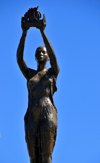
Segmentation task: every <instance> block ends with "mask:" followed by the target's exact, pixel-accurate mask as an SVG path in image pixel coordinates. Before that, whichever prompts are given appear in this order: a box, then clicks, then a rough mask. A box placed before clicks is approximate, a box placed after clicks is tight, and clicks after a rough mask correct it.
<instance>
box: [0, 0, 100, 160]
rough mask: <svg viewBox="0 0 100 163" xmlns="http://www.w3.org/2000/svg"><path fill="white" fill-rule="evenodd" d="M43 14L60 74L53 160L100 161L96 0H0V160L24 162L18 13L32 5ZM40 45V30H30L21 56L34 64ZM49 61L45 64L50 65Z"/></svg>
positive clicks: (24, 88) (99, 46)
mask: <svg viewBox="0 0 100 163" xmlns="http://www.w3.org/2000/svg"><path fill="white" fill-rule="evenodd" d="M36 6H39V11H40V12H41V14H42V15H43V14H45V16H46V19H47V26H46V29H45V32H46V34H47V36H48V38H49V40H50V42H51V44H52V46H53V48H54V51H55V53H56V56H57V60H58V64H59V67H60V73H59V76H58V80H57V87H58V91H57V93H55V95H54V101H55V104H56V107H57V110H58V132H57V141H56V146H55V148H54V152H53V163H61V162H65V163H73V162H74V163H100V1H98V0H91V1H90V0H81V1H79V0H62V1H57V0H51V1H48V0H47V1H46V0H42V1H40V0H37V1H32V0H29V1H23V0H20V1H19V0H17V1H12V0H10V1H7V0H4V1H3V2H2V1H0V17H1V19H0V20H1V23H0V52H1V55H0V61H1V64H0V70H1V72H0V73H1V80H0V90H1V96H0V108H1V109H0V163H28V162H29V156H28V152H27V148H26V143H25V133H24V120H23V118H24V114H25V112H26V109H27V106H28V92H27V85H26V79H25V78H24V77H23V75H22V73H21V72H20V70H19V67H18V65H17V62H16V51H17V47H18V44H19V40H20V37H21V34H22V30H21V17H22V16H23V15H24V13H25V12H26V11H27V10H28V9H29V8H31V7H36ZM40 45H44V44H43V40H42V37H41V35H40V32H39V30H38V29H35V28H31V29H29V31H28V34H27V38H26V44H25V51H24V59H25V61H26V63H27V65H28V67H30V68H33V69H36V68H37V64H36V61H35V55H34V54H35V50H36V48H37V47H38V46H40ZM49 66H50V64H49V63H48V64H47V67H49Z"/></svg>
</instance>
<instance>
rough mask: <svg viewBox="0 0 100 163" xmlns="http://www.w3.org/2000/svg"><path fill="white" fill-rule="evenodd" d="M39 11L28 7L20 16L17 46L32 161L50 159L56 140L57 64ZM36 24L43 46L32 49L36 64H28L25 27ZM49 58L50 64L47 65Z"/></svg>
mask: <svg viewBox="0 0 100 163" xmlns="http://www.w3.org/2000/svg"><path fill="white" fill-rule="evenodd" d="M40 18H41V13H40V12H39V11H38V7H37V8H31V9H29V10H28V12H27V13H25V15H24V17H22V24H21V25H22V30H23V33H22V37H21V39H20V43H19V46H18V49H17V62H18V65H19V67H20V70H21V71H22V73H23V75H24V76H25V78H26V79H27V88H28V109H27V112H26V114H25V117H24V121H25V139H26V143H27V148H28V152H29V157H30V162H31V163H52V152H53V148H54V145H55V141H56V132H57V110H56V107H55V104H54V101H53V94H54V93H55V92H56V91H57V87H56V79H57V76H58V73H59V66H58V63H57V59H56V56H55V53H54V50H53V48H52V46H51V44H50V42H49V40H48V38H47V36H46V34H45V32H44V29H45V26H46V19H45V15H44V16H43V20H40ZM30 27H36V28H38V29H39V30H40V32H41V35H42V38H43V41H44V44H45V47H44V46H41V47H38V48H37V50H36V53H35V57H36V60H37V65H38V68H37V70H33V69H30V68H28V67H27V65H26V63H25V61H24V60H23V51H24V44H25V38H26V35H27V30H28V29H29V28H30ZM49 59H50V64H51V68H49V69H46V62H47V60H49Z"/></svg>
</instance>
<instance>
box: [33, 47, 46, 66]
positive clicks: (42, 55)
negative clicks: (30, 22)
mask: <svg viewBox="0 0 100 163" xmlns="http://www.w3.org/2000/svg"><path fill="white" fill-rule="evenodd" d="M35 57H36V60H37V62H38V63H39V62H42V61H47V58H48V54H47V51H46V48H45V47H43V46H40V47H39V48H37V50H36V54H35Z"/></svg>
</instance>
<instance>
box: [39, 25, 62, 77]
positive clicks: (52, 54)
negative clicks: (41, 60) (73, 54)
mask: <svg viewBox="0 0 100 163" xmlns="http://www.w3.org/2000/svg"><path fill="white" fill-rule="evenodd" d="M44 28H45V27H43V28H41V29H40V31H41V34H42V37H43V41H44V44H45V47H46V49H47V53H48V56H49V58H50V64H51V67H52V68H53V70H54V73H55V76H56V77H57V75H58V73H59V71H60V69H59V66H58V63H57V59H56V55H55V52H54V50H53V47H52V45H51V43H50V41H49V40H48V38H47V36H46V34H45V32H44Z"/></svg>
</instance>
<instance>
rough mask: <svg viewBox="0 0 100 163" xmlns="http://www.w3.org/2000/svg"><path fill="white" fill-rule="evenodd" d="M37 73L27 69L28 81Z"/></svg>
mask: <svg viewBox="0 0 100 163" xmlns="http://www.w3.org/2000/svg"><path fill="white" fill-rule="evenodd" d="M36 73H37V71H36V70H33V69H31V68H28V74H29V75H28V79H30V78H31V77H33V76H34V75H35V74H36Z"/></svg>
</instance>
